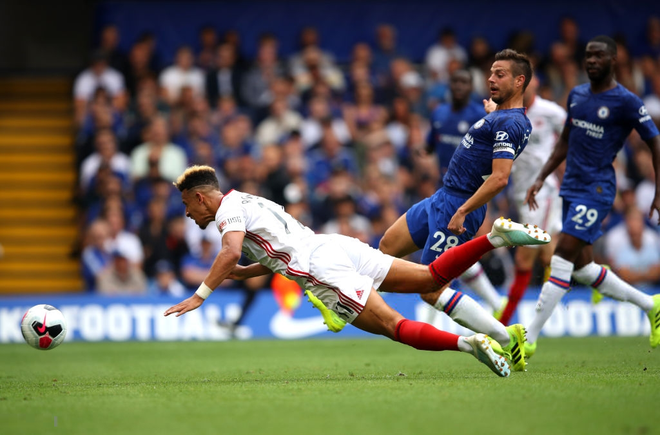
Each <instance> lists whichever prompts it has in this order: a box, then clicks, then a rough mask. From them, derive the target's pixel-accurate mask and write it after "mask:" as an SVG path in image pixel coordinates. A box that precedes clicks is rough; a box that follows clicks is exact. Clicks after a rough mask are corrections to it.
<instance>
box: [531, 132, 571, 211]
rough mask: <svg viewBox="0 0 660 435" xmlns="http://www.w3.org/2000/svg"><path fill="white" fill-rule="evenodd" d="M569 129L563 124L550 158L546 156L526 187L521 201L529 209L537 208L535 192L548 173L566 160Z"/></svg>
mask: <svg viewBox="0 0 660 435" xmlns="http://www.w3.org/2000/svg"><path fill="white" fill-rule="evenodd" d="M570 130H571V129H570V127H569V126H567V125H566V126H564V130H563V131H562V132H561V136H559V140H557V143H556V144H555V148H554V149H553V150H552V154H550V158H548V161H547V162H545V165H543V168H541V172H539V176H538V177H536V180H534V184H532V186H531V187H530V188H529V189H527V196H526V197H525V202H523V204H528V205H529V209H530V210H536V209H537V208H538V204H537V203H536V194H537V193H539V190H541V187H543V182H544V181H545V179H546V178H548V175H550V174H552V173H553V172H554V171H555V169H557V167H558V166H559V165H561V162H563V161H564V160H566V155H567V154H568V134H569V133H570Z"/></svg>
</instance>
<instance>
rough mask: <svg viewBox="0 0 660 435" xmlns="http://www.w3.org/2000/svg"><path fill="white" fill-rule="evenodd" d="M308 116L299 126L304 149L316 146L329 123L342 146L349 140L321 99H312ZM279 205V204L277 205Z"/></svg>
mask: <svg viewBox="0 0 660 435" xmlns="http://www.w3.org/2000/svg"><path fill="white" fill-rule="evenodd" d="M308 113H309V115H308V116H307V118H305V119H304V120H303V122H302V124H301V126H300V134H301V136H302V140H303V143H304V144H305V147H306V148H311V147H312V146H314V145H316V144H318V142H319V141H320V140H321V136H322V134H323V125H324V124H326V123H329V124H330V126H331V128H332V131H333V132H334V133H335V136H336V137H337V139H338V140H339V141H340V142H341V143H342V144H347V143H348V142H350V140H351V134H350V133H349V131H348V127H347V126H346V121H344V120H343V119H342V118H339V117H334V116H333V114H332V113H331V112H330V104H329V103H328V100H327V99H326V98H323V97H314V98H312V99H311V100H310V101H309V105H308ZM278 204H281V203H278Z"/></svg>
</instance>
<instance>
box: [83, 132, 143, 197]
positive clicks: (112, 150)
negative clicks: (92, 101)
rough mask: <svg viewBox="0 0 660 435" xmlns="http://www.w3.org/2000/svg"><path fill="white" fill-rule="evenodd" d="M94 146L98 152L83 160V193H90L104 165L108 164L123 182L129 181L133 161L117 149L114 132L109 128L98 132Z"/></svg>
mask: <svg viewBox="0 0 660 435" xmlns="http://www.w3.org/2000/svg"><path fill="white" fill-rule="evenodd" d="M94 144H95V147H96V152H95V153H94V154H92V155H90V156H89V157H87V158H86V159H85V160H83V162H82V165H81V167H80V189H81V191H82V192H87V191H89V188H90V185H91V182H92V179H93V178H94V177H95V176H96V173H97V172H98V169H99V167H100V166H101V165H102V164H107V165H108V166H109V167H110V169H111V170H112V172H113V173H114V174H115V175H119V176H120V177H121V178H122V179H123V180H129V179H130V177H129V175H130V168H131V160H130V159H129V157H128V156H127V155H126V154H124V153H122V152H119V150H118V149H117V139H116V138H115V135H114V134H113V133H112V130H110V129H108V128H103V129H99V130H97V131H96V135H95V137H94Z"/></svg>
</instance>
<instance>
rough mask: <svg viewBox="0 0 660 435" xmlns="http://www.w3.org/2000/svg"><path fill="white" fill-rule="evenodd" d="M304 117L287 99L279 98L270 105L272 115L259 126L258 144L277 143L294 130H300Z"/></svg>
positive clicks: (256, 137) (257, 133) (256, 135)
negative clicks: (291, 106)
mask: <svg viewBox="0 0 660 435" xmlns="http://www.w3.org/2000/svg"><path fill="white" fill-rule="evenodd" d="M301 126H302V117H301V116H300V114H299V113H298V112H295V111H293V110H291V109H290V108H289V106H288V102H287V100H285V99H284V98H278V99H276V100H275V101H273V103H272V104H271V105H270V116H269V117H268V118H266V119H264V120H263V121H261V123H260V124H259V125H258V126H257V130H256V132H255V139H256V141H257V144H259V145H260V146H262V147H263V146H265V145H269V144H273V143H277V142H279V141H280V139H282V138H283V137H284V136H285V135H288V134H290V133H291V132H292V131H293V130H298V131H299V130H300V127H301Z"/></svg>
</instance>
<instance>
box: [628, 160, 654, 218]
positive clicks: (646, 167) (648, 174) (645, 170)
mask: <svg viewBox="0 0 660 435" xmlns="http://www.w3.org/2000/svg"><path fill="white" fill-rule="evenodd" d="M634 161H635V165H636V167H637V169H638V170H639V173H640V175H641V176H642V177H643V179H642V181H641V182H640V183H639V184H638V185H637V187H636V188H635V198H636V204H637V208H638V209H640V210H650V209H651V204H652V203H653V198H654V195H655V176H656V175H657V174H655V172H654V170H653V155H652V154H651V151H650V150H649V149H648V148H640V149H639V150H637V152H636V153H635V156H634ZM650 219H651V222H660V216H658V212H656V211H654V212H653V215H652V216H651V218H650Z"/></svg>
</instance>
